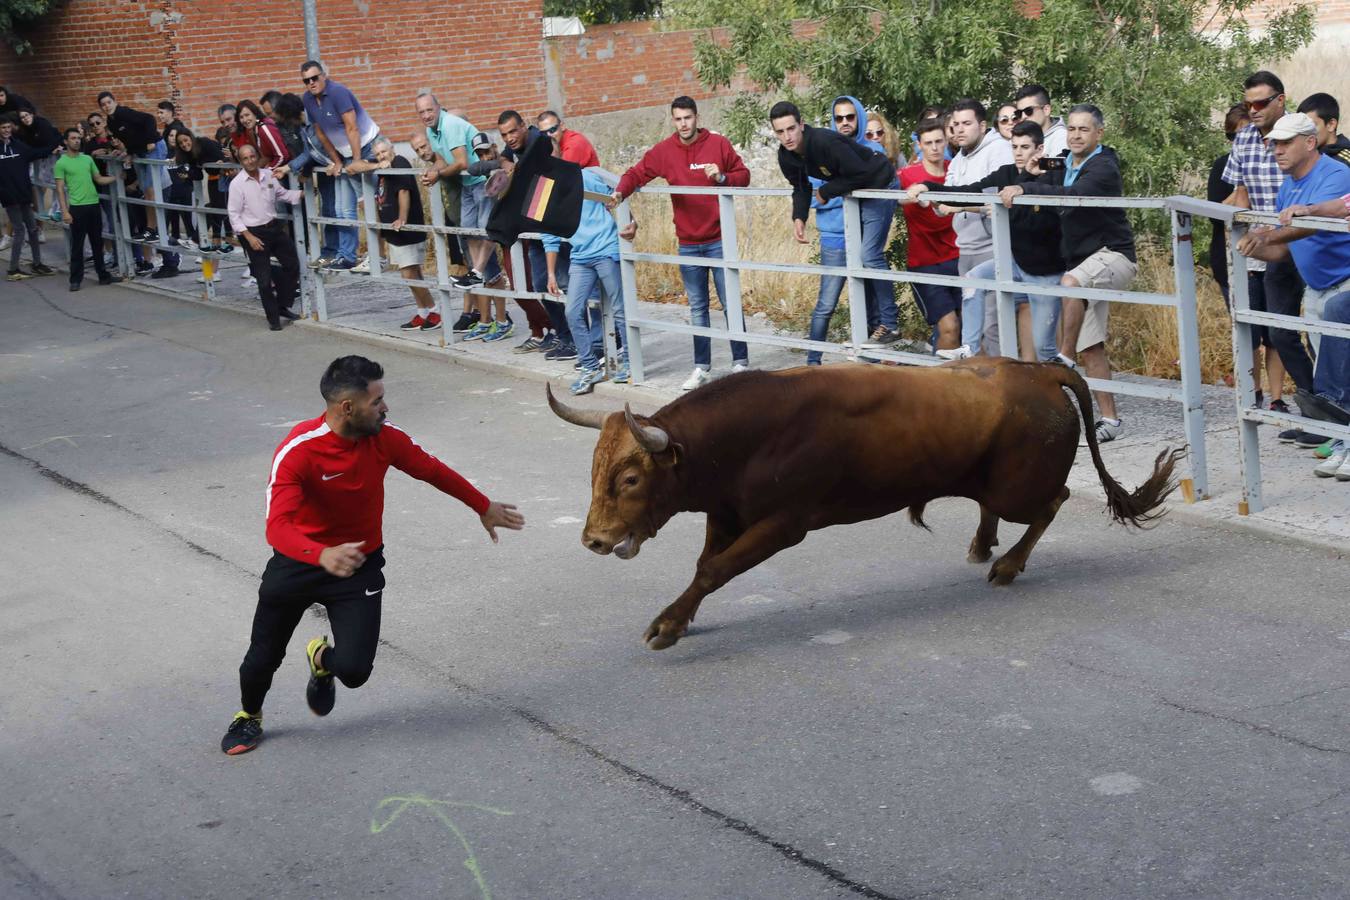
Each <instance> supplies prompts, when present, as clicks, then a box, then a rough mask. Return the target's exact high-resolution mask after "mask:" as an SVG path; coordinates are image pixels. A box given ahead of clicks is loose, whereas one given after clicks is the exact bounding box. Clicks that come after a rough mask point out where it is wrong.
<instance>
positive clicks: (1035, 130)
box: [1012, 98, 1045, 147]
mask: <svg viewBox="0 0 1350 900" xmlns="http://www.w3.org/2000/svg"><path fill="white" fill-rule="evenodd" d="M1023 99H1026V98H1023ZM1012 136H1013V137H1029V138H1031V142H1032V143H1033V144H1035V145H1036V146H1037V147H1039V146H1040V145H1041V144H1044V143H1045V132H1044V131H1043V130H1041V126H1039V125H1037V124H1036V123H1035V122H1033V121H1031V120H1030V119H1023V120H1022V121H1020V122H1018V123H1017V124H1016V125H1014V126H1013V130H1012Z"/></svg>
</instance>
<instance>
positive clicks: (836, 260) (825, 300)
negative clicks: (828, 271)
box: [806, 244, 848, 366]
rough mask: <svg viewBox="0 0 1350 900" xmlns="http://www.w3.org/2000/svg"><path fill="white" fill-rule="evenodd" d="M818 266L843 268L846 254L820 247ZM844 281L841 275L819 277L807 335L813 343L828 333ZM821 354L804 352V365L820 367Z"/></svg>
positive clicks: (846, 257) (842, 249)
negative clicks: (818, 285) (809, 329)
mask: <svg viewBox="0 0 1350 900" xmlns="http://www.w3.org/2000/svg"><path fill="white" fill-rule="evenodd" d="M820 264H821V265H822V266H838V267H839V268H841V269H842V268H844V267H845V266H847V265H848V254H847V252H846V251H845V250H844V248H843V247H838V248H836V247H826V246H825V245H824V244H822V245H821V247H820ZM845 281H846V279H845V278H844V277H843V276H841V275H822V276H820V290H819V291H817V292H816V308H815V310H814V311H813V312H812V313H811V333H810V334H809V335H808V336H809V337H810V338H811V340H813V341H823V340H825V337H826V335H828V334H829V333H830V319H831V318H833V317H834V309H835V307H836V306H838V305H839V295H840V294H841V293H843V291H844V282H845ZM820 357H821V353H820V351H819V350H808V351H806V364H807V365H808V366H818V365H820Z"/></svg>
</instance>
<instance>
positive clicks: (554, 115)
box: [534, 109, 562, 122]
mask: <svg viewBox="0 0 1350 900" xmlns="http://www.w3.org/2000/svg"><path fill="white" fill-rule="evenodd" d="M544 116H552V117H553V118H555V119H557V120H558V121H559V122H561V121H562V116H560V115H558V114H557V113H556V112H554V111H553V110H551V109H546V110H544V111H543V112H541V113H540V114H539V115H537V116H535V117H534V120H535V121H536V122H538V121H539V120H540V119H542V118H544Z"/></svg>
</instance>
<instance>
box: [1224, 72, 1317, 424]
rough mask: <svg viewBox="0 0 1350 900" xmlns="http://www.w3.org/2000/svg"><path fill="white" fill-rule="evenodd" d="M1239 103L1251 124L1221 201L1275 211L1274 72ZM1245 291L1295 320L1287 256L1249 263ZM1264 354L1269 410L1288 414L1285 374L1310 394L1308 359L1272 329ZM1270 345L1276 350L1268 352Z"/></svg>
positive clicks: (1280, 110)
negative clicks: (1283, 388) (1230, 190)
mask: <svg viewBox="0 0 1350 900" xmlns="http://www.w3.org/2000/svg"><path fill="white" fill-rule="evenodd" d="M1242 89H1243V95H1242V98H1243V99H1242V102H1243V105H1244V106H1246V107H1247V116H1248V118H1250V119H1251V124H1250V125H1248V126H1247V127H1246V128H1243V129H1241V130H1239V131H1238V133H1237V136H1236V137H1234V138H1233V149H1232V151H1231V152H1230V153H1229V156H1228V166H1227V168H1225V169H1224V172H1223V180H1224V181H1226V182H1228V183H1229V184H1231V185H1233V193H1232V194H1231V195H1230V196H1229V198H1228V199H1227V200H1225V201H1224V202H1225V203H1226V204H1228V205H1229V206H1236V207H1237V208H1239V209H1251V210H1255V211H1256V212H1264V213H1273V212H1276V211H1277V210H1278V206H1277V198H1278V196H1279V192H1280V186H1281V185H1283V184H1284V173H1283V172H1282V171H1280V166H1279V163H1278V162H1276V160H1275V153H1274V151H1273V150H1272V148H1271V147H1270V146H1269V145H1268V141H1267V136H1268V135H1269V134H1270V132H1271V129H1273V128H1274V127H1275V123H1276V122H1278V121H1279V120H1280V119H1281V118H1282V117H1283V116H1284V113H1285V106H1284V82H1282V81H1280V79H1279V78H1278V77H1276V76H1275V74H1274V73H1272V72H1266V71H1261V72H1256V73H1254V74H1252V75H1251V76H1249V77H1248V78H1247V80H1246V81H1245V82H1243V85H1242ZM1247 275H1248V280H1247V293H1248V297H1249V299H1250V303H1251V308H1252V309H1254V310H1257V311H1259V312H1267V311H1269V312H1273V313H1281V314H1283V315H1288V316H1297V315H1298V314H1299V307H1300V304H1301V302H1302V298H1303V287H1304V286H1303V279H1302V278H1301V277H1300V276H1299V273H1298V269H1297V268H1295V266H1294V263H1293V261H1292V260H1290V259H1289V258H1287V257H1286V258H1281V259H1279V260H1276V261H1273V262H1263V261H1261V260H1259V259H1249V260H1248V261H1247ZM1263 337H1264V339H1265V340H1264V343H1265V344H1266V346H1267V350H1266V382H1267V384H1268V385H1269V387H1270V403H1271V409H1273V410H1276V411H1279V412H1288V408H1287V407H1286V406H1285V404H1284V401H1283V400H1282V399H1281V396H1280V392H1281V385H1283V384H1284V373H1285V371H1286V370H1288V372H1289V377H1290V378H1292V379H1293V380H1294V385H1295V386H1296V387H1298V388H1300V389H1302V390H1311V389H1312V382H1313V367H1312V359H1311V358H1310V357H1309V356H1308V351H1307V350H1305V349H1304V347H1303V337H1302V335H1300V334H1299V333H1298V332H1296V331H1289V330H1286V329H1283V328H1271V329H1268V331H1267V333H1266V334H1265V335H1263ZM1270 347H1274V349H1275V352H1274V353H1271V352H1270V349H1269V348H1270ZM1296 432H1297V429H1291V430H1289V431H1285V432H1282V433H1281V434H1280V437H1281V438H1282V439H1286V440H1288V439H1293V438H1296V437H1298V435H1297V434H1296Z"/></svg>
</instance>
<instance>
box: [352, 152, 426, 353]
mask: <svg viewBox="0 0 1350 900" xmlns="http://www.w3.org/2000/svg"><path fill="white" fill-rule="evenodd" d="M371 149H372V150H373V151H374V152H375V161H374V162H367V161H365V160H358V161H356V162H352V163H349V164H348V165H347V171H348V172H350V173H352V174H357V173H361V172H378V173H379V174H378V176H377V177H378V179H379V181H378V182H377V183H376V186H375V205H376V208H377V209H378V211H379V219H380V224H381V225H383V226H385V227H383V228H381V229H380V234H381V236H382V237H383V238H384V240H385V243H387V244H388V245H389V268H391V269H397V270H398V272H399V274H400V275H402V276H403V277H404V278H405V279H407V280H409V281H421V280H422V262H423V261H424V260H425V259H426V255H427V235H426V232H424V231H418V230H416V229H413V230H407V231H405V230H404V229H405V228H406V227H407V226H409V225H413V226H422V225H425V224H426V216H425V214H424V213H423V210H422V191H421V188H419V187H418V186H417V179H416V178H415V177H414V176H413V175H412V174H411V173H412V164H411V163H409V162H408V160H407V159H406V158H405V157H402V156H397V155H395V154H394V145H393V144H392V143H390V141H389V139H388V138H385V137H380V138H376V140H375V143H374V145H373V146H372V147H371ZM395 169H407V170H408V172H409V174H407V175H394V174H391V173H390V171H391V170H395ZM408 288H409V290H411V291H412V295H413V300H414V301H415V302H416V303H417V311H416V312H415V313H413V317H412V318H411V319H409V320H408V321H407V322H404V323H403V324H402V325H401V326H399V327H401V328H402V329H403V330H404V331H415V330H420V331H432V330H434V329H437V328H440V327H441V314H440V313H439V312H437V311H436V301H435V299H433V298H432V296H431V291H429V290H427V288H426V287H424V286H422V285H418V284H414V285H409V286H408Z"/></svg>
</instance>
